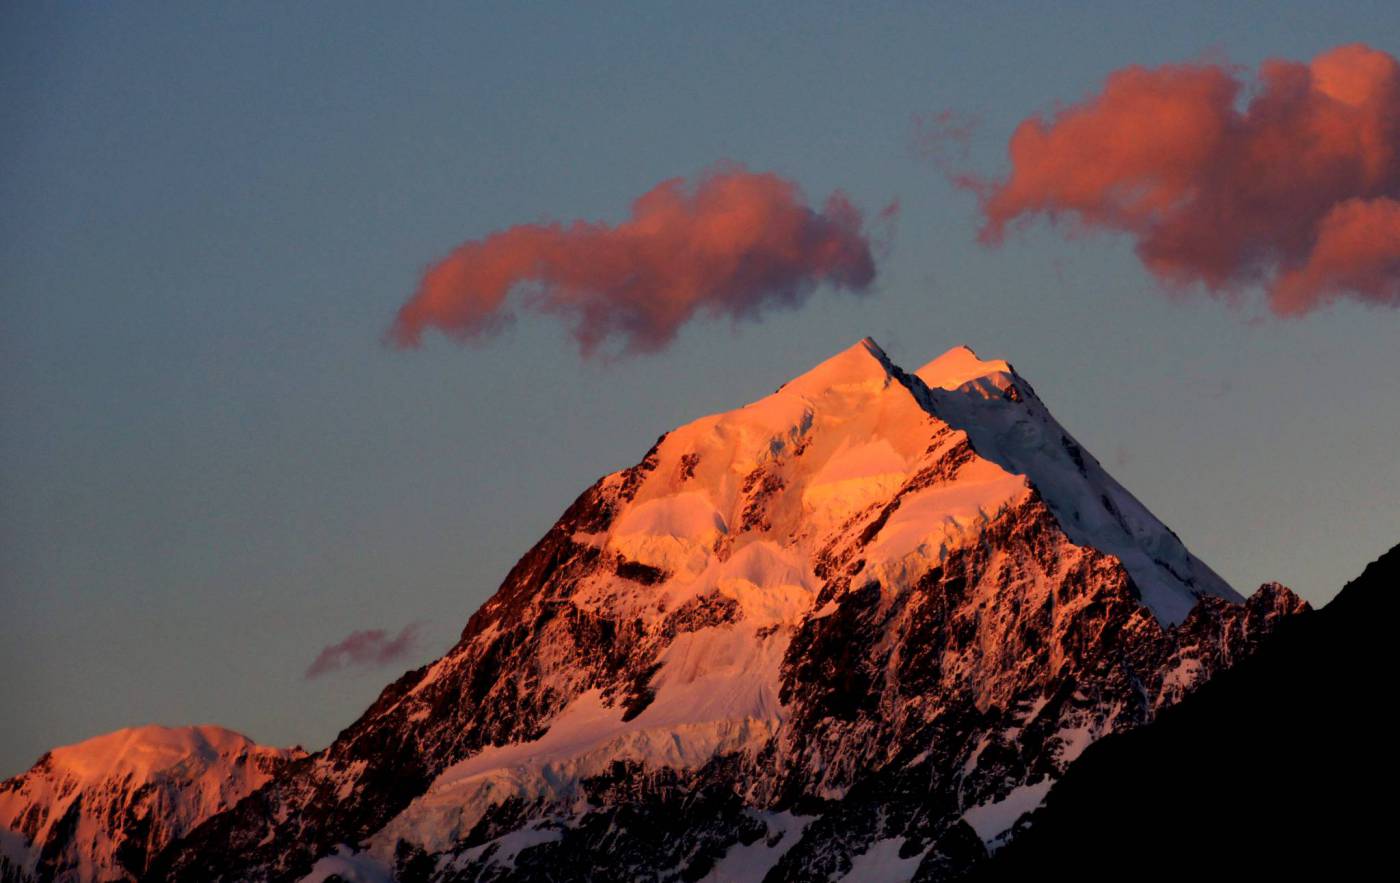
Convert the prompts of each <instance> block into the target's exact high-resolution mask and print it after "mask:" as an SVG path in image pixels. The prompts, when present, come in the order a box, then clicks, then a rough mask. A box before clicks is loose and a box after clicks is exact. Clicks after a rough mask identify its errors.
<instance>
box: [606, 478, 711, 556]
mask: <svg viewBox="0 0 1400 883" xmlns="http://www.w3.org/2000/svg"><path fill="white" fill-rule="evenodd" d="M727 532H728V527H727V526H726V525H725V522H724V518H723V517H722V516H721V515H720V513H719V511H718V510H717V509H716V508H715V506H714V503H712V502H710V498H709V494H707V493H705V492H704V491H693V492H689V493H680V494H676V495H674V496H669V497H659V498H656V499H652V500H647V501H646V502H644V503H641V504H640V505H637V506H634V507H632V508H630V509H628V510H627V511H626V512H625V513H624V514H623V515H622V517H620V518H619V519H618V520H617V524H616V525H614V527H613V530H612V533H611V535H610V538H609V541H608V544H607V545H608V546H609V547H611V548H613V549H615V550H616V551H618V552H620V553H622V555H623V557H624V558H627V559H628V560H631V561H639V562H641V563H642V564H647V565H650V566H651V567H659V568H661V569H662V570H665V571H668V572H671V573H675V572H681V573H696V572H698V571H700V570H703V569H704V567H705V565H706V563H707V561H708V558H709V554H710V549H711V548H712V547H713V546H714V542H715V540H716V539H717V538H718V537H719V536H720V535H721V534H724V533H727Z"/></svg>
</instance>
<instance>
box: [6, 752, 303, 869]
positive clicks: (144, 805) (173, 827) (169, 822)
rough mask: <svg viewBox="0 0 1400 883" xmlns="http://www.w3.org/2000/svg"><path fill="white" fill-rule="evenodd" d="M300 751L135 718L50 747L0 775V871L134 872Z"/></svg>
mask: <svg viewBox="0 0 1400 883" xmlns="http://www.w3.org/2000/svg"><path fill="white" fill-rule="evenodd" d="M303 756H305V752H303V751H301V750H300V749H290V750H288V749H281V748H268V747H266V746H263V745H258V744H256V743H254V742H252V741H251V740H249V739H248V738H246V737H245V736H242V735H239V734H238V733H235V732H233V731H231V730H225V729H222V728H220V727H212V726H201V727H177V728H171V727H155V726H151V727H139V728H135V729H128V730H118V731H117V732H115V733H108V734H107V735H105V736H98V737H96V738H94V739H89V740H87V741H86V742H80V743H78V744H77V745H67V746H64V747H62V748H55V749H53V750H52V751H50V752H48V753H47V754H45V755H44V756H43V757H41V758H39V761H38V763H36V764H34V766H33V767H32V768H31V769H30V770H29V771H28V772H26V773H24V774H22V775H19V776H16V777H14V778H13V779H9V780H7V781H5V782H3V783H0V880H3V881H6V883H10V881H19V880H25V879H30V878H34V879H40V880H45V881H49V880H54V881H91V880H103V881H107V880H134V879H137V878H139V877H141V875H142V874H144V873H145V871H146V869H147V866H148V863H149V860H150V859H151V858H152V857H153V856H154V855H155V854H156V853H158V852H159V851H160V850H161V849H162V848H164V847H165V845H166V844H167V843H169V842H170V841H171V840H174V839H176V838H179V837H182V836H184V835H185V834H186V833H187V832H189V831H190V830H191V829H192V828H194V827H195V826H196V825H198V824H199V823H200V822H202V821H204V820H205V819H207V818H209V817H210V816H212V815H215V814H216V813H219V812H222V811H223V810H225V809H228V808H229V807H231V806H233V805H234V804H235V803H237V802H238V801H239V800H241V799H242V798H243V797H245V796H247V795H248V794H250V793H251V792H253V791H254V790H256V789H257V788H259V787H261V786H262V785H264V784H265V783H267V782H268V781H270V780H271V779H272V778H273V777H274V776H275V775H277V774H278V773H279V772H281V771H282V770H283V769H284V768H285V767H286V766H287V765H288V764H289V763H291V762H292V761H293V760H295V759H297V758H299V757H303Z"/></svg>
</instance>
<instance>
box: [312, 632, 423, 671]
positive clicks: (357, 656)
mask: <svg viewBox="0 0 1400 883" xmlns="http://www.w3.org/2000/svg"><path fill="white" fill-rule="evenodd" d="M418 630H419V624H418V623H416V622H413V623H409V624H408V625H406V626H404V628H403V631H401V632H399V633H398V635H397V636H396V637H393V638H390V637H389V633H388V632H386V631H384V630H383V629H367V630H365V631H359V632H351V633H350V636H349V637H347V638H345V640H343V641H340V642H339V643H336V644H331V645H329V646H327V647H325V648H323V649H322V650H321V652H320V653H318V654H316V659H315V660H314V661H313V662H312V663H311V665H310V667H309V668H307V669H306V677H307V678H308V679H309V678H317V677H320V676H321V675H324V674H330V673H331V672H334V671H340V670H341V669H345V668H350V667H352V666H353V667H356V668H382V667H384V666H386V665H393V664H394V663H396V662H401V661H402V660H404V659H406V658H408V656H409V655H411V654H412V653H413V651H414V650H416V649H417V647H418Z"/></svg>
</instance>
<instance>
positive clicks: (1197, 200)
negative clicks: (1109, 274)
mask: <svg viewBox="0 0 1400 883" xmlns="http://www.w3.org/2000/svg"><path fill="white" fill-rule="evenodd" d="M1242 74H1243V72H1242V71H1241V70H1240V69H1239V68H1236V67H1231V66H1227V65H1223V64H1213V63H1194V64H1179V65H1169V66H1166V67H1158V68H1142V67H1130V68H1126V69H1123V70H1119V71H1116V72H1114V73H1113V74H1111V75H1110V76H1109V77H1108V80H1107V82H1106V83H1105V84H1104V87H1103V90H1102V91H1101V92H1100V93H1099V94H1097V95H1094V96H1092V97H1090V98H1089V99H1087V100H1085V101H1083V102H1080V103H1077V104H1071V105H1069V106H1066V107H1063V108H1061V109H1059V110H1057V111H1056V112H1055V113H1053V114H1051V115H1050V116H1048V117H1041V116H1036V117H1031V118H1029V119H1027V120H1025V121H1023V122H1022V123H1021V124H1020V126H1019V127H1018V128H1017V129H1016V131H1015V134H1014V135H1013V136H1012V138H1011V142H1010V147H1009V151H1010V158H1011V167H1012V168H1011V173H1010V175H1009V176H1008V177H1007V178H1006V179H1005V180H985V179H984V180H978V179H975V178H971V177H966V176H964V177H962V178H961V179H960V180H959V183H961V184H962V185H963V186H966V187H969V188H971V189H974V190H976V191H977V193H978V194H979V196H980V198H981V202H982V211H983V214H984V216H985V226H984V227H983V229H982V233H981V238H982V240H983V241H984V242H986V243H989V244H998V243H1000V242H1002V240H1003V238H1004V236H1005V235H1006V232H1007V229H1008V227H1009V226H1010V225H1012V224H1013V223H1014V222H1018V221H1024V220H1026V219H1030V218H1035V217H1045V218H1049V219H1051V220H1055V219H1069V220H1072V221H1074V222H1077V224H1078V227H1079V229H1106V230H1112V231H1119V232H1122V233H1126V234H1128V235H1129V236H1131V237H1132V238H1133V239H1134V240H1135V241H1136V245H1137V253H1138V256H1139V258H1140V259H1141V261H1142V263H1143V265H1144V266H1145V267H1146V268H1147V269H1148V270H1149V271H1150V272H1152V273H1153V274H1154V275H1155V276H1157V277H1158V278H1159V279H1161V280H1162V281H1163V282H1165V283H1167V284H1168V285H1169V286H1175V287H1180V286H1192V285H1200V286H1202V287H1203V288H1204V289H1205V290H1206V291H1208V292H1211V293H1213V294H1216V295H1220V296H1225V297H1234V296H1236V295H1237V294H1238V293H1239V292H1240V291H1242V290H1244V289H1247V288H1249V287H1251V286H1255V285H1258V286H1262V287H1263V288H1264V289H1265V290H1266V291H1267V292H1268V296H1269V304H1270V306H1271V307H1272V309H1273V310H1274V312H1275V313H1277V314H1280V315H1297V314H1301V313H1306V312H1308V311H1310V310H1312V309H1314V308H1316V307H1318V306H1321V305H1323V304H1326V303H1328V302H1330V301H1332V300H1335V299H1338V298H1352V299H1355V300H1359V301H1363V302H1368V303H1373V304H1383V305H1387V306H1400V201H1397V200H1400V63H1397V61H1396V59H1395V58H1394V57H1392V56H1391V55H1389V54H1387V53H1385V52H1381V51H1379V50H1376V49H1372V48H1370V47H1367V46H1364V45H1360V44H1353V45H1348V46H1341V47H1338V48H1336V49H1332V50H1330V51H1328V52H1325V53H1323V54H1321V55H1319V56H1318V57H1317V58H1315V59H1313V60H1312V61H1311V62H1310V63H1300V62H1294V61H1284V60H1271V61H1266V62H1265V63H1264V64H1263V65H1261V67H1260V68H1259V71H1258V74H1257V77H1255V78H1253V79H1252V80H1246V79H1244V78H1243V76H1242Z"/></svg>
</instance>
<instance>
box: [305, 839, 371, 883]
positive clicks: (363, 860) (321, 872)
mask: <svg viewBox="0 0 1400 883" xmlns="http://www.w3.org/2000/svg"><path fill="white" fill-rule="evenodd" d="M332 876H336V877H339V878H340V879H342V880H344V881H346V883H394V872H393V870H392V868H391V866H389V865H387V864H385V863H384V862H381V861H379V860H378V859H376V858H375V857H373V856H371V855H368V854H366V853H362V852H355V851H354V850H352V849H351V848H350V847H348V846H346V845H345V844H341V845H340V846H338V847H336V851H335V852H334V853H332V854H331V855H328V856H324V857H322V858H321V859H320V860H318V861H317V862H316V864H314V865H312V866H311V872H310V873H308V874H307V875H306V876H305V877H302V878H301V880H300V881H299V883H325V881H326V880H327V879H329V878H330V877H332Z"/></svg>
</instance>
